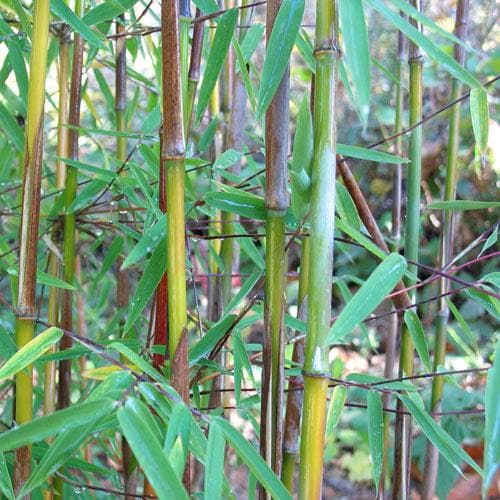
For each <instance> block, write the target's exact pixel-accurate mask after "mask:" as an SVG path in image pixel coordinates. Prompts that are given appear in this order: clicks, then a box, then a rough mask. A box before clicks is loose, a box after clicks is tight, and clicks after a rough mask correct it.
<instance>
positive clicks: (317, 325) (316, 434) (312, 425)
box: [299, 0, 339, 499]
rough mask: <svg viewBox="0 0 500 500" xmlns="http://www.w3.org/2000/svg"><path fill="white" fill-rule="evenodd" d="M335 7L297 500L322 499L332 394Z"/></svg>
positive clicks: (315, 177) (325, 19)
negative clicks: (329, 339)
mask: <svg viewBox="0 0 500 500" xmlns="http://www.w3.org/2000/svg"><path fill="white" fill-rule="evenodd" d="M338 56H339V51H338V18H337V2H335V1H330V0H318V1H317V3H316V41H315V50H314V57H315V63H316V73H315V76H316V80H315V89H314V113H313V126H314V151H313V164H312V177H311V205H310V221H311V228H310V252H311V254H310V262H309V285H308V315H307V334H306V347H305V362H304V406H303V417H302V427H301V445H300V475H299V498H300V499H319V498H321V491H322V477H323V447H324V440H325V423H326V395H327V390H328V380H329V379H328V377H329V375H330V371H329V360H328V352H329V346H328V343H327V335H328V331H329V329H330V319H331V299H332V271H333V236H334V215H335V199H334V194H333V193H335V170H336V158H335V145H336V123H335V109H336V108H335V85H336V79H337V64H338Z"/></svg>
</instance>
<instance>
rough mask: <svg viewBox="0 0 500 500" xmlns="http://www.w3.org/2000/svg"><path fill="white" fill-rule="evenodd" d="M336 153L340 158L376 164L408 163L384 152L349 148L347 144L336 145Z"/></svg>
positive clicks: (356, 147)
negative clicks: (345, 157)
mask: <svg viewBox="0 0 500 500" xmlns="http://www.w3.org/2000/svg"><path fill="white" fill-rule="evenodd" d="M337 153H338V154H339V155H342V156H348V157H350V158H358V159H360V160H367V161H376V162H377V163H391V164H399V163H408V162H409V160H407V159H406V158H401V157H400V156H396V155H392V154H390V153H385V152H384V151H375V150H374V149H368V148H361V147H359V146H349V145H347V144H337Z"/></svg>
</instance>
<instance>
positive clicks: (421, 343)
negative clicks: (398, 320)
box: [404, 310, 432, 372]
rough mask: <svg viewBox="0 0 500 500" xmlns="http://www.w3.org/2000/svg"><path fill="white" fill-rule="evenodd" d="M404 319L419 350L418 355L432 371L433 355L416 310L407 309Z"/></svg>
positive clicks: (426, 367) (429, 370)
mask: <svg viewBox="0 0 500 500" xmlns="http://www.w3.org/2000/svg"><path fill="white" fill-rule="evenodd" d="M404 320H405V323H406V326H407V327H408V330H409V331H410V335H411V338H412V340H413V344H414V345H415V349H416V350H417V353H418V356H419V357H420V360H421V361H422V363H423V365H424V367H425V369H426V370H427V371H428V372H431V371H432V363H431V357H430V356H429V346H428V344H427V339H426V338H425V333H424V328H423V327H422V323H421V322H420V319H419V317H418V316H417V314H416V313H415V311H411V310H408V311H405V315H404Z"/></svg>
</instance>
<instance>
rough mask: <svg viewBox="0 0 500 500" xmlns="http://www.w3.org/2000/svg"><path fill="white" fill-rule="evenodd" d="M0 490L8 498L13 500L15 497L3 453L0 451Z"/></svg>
mask: <svg viewBox="0 0 500 500" xmlns="http://www.w3.org/2000/svg"><path fill="white" fill-rule="evenodd" d="M0 491H1V492H2V493H3V494H4V495H5V496H6V497H7V499H8V500H14V499H15V498H16V495H15V494H14V488H13V487H12V482H11V480H10V475H9V470H8V469H7V463H6V462H5V457H4V454H3V453H0Z"/></svg>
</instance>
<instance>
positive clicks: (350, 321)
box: [328, 253, 406, 343]
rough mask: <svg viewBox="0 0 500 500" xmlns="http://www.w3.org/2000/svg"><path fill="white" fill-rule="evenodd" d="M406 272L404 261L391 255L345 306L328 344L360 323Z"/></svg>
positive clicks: (339, 338) (338, 339)
mask: <svg viewBox="0 0 500 500" xmlns="http://www.w3.org/2000/svg"><path fill="white" fill-rule="evenodd" d="M405 271H406V260H405V259H404V258H403V257H401V255H398V254H396V253H391V254H390V255H389V256H387V257H386V258H385V259H384V261H383V262H381V263H380V264H379V265H378V266H377V268H376V269H375V270H374V271H373V273H372V274H371V275H370V277H369V278H368V279H367V280H366V282H365V283H364V284H363V285H362V286H361V288H360V289H359V290H358V291H357V293H356V294H355V295H354V297H353V298H352V299H351V300H350V301H349V302H348V303H347V304H346V306H345V307H344V309H343V310H342V312H341V313H340V315H339V317H338V318H337V320H336V321H335V323H334V324H333V326H332V328H331V329H330V332H329V333H328V342H329V343H335V342H340V341H341V340H342V339H343V338H344V337H345V336H346V335H347V334H348V333H350V332H351V331H352V330H353V329H354V328H355V327H356V325H358V324H359V323H361V322H362V321H363V320H364V319H365V318H366V317H368V315H369V314H370V313H371V312H372V311H374V310H375V308H376V307H377V306H378V305H379V304H380V303H381V302H382V301H383V300H384V299H385V297H386V296H387V295H388V294H389V293H390V292H391V291H392V290H393V289H394V287H395V285H396V283H397V282H398V281H399V280H400V279H401V277H402V276H403V274H404V273H405Z"/></svg>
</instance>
